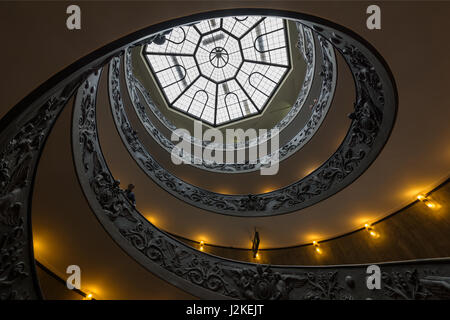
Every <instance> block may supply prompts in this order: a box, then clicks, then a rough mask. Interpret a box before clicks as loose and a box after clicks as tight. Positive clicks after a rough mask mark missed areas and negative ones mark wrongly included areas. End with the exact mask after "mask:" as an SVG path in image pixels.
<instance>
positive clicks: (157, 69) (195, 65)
mask: <svg viewBox="0 0 450 320" xmlns="http://www.w3.org/2000/svg"><path fill="white" fill-rule="evenodd" d="M288 50H289V43H288V36H287V27H286V21H285V20H283V19H280V18H274V17H259V16H249V17H227V18H221V19H209V20H203V21H201V22H199V23H196V24H192V25H189V26H182V27H177V28H174V29H173V30H171V31H170V32H169V33H168V34H166V35H165V36H164V37H160V38H159V39H158V40H157V41H154V42H153V43H151V44H149V45H147V46H146V47H145V49H144V55H145V57H146V59H147V61H148V64H149V65H150V69H151V71H152V73H153V75H154V78H155V79H156V81H157V83H158V85H159V87H160V89H161V91H162V92H163V94H164V97H165V99H166V101H167V103H168V105H169V106H170V107H172V108H174V109H176V110H178V111H181V112H183V113H185V114H186V115H188V116H190V117H192V118H194V119H199V120H201V121H203V122H206V123H208V124H210V125H212V126H219V125H223V124H225V123H230V122H233V121H237V120H240V119H243V118H247V117H251V116H253V115H256V114H259V113H261V112H262V110H263V109H264V108H265V106H266V105H267V102H268V101H269V100H270V98H271V96H272V95H273V94H274V93H275V92H276V90H277V88H278V86H279V84H280V83H281V82H282V81H283V79H284V77H285V76H286V74H287V72H288V71H289V70H290V67H291V64H290V56H289V51H288Z"/></svg>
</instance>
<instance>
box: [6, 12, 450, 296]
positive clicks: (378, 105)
mask: <svg viewBox="0 0 450 320" xmlns="http://www.w3.org/2000/svg"><path fill="white" fill-rule="evenodd" d="M246 14H258V15H277V16H282V17H286V18H290V19H296V20H300V21H301V22H302V23H304V24H307V25H308V26H309V27H312V28H314V29H315V30H316V31H317V32H319V33H320V34H321V35H322V36H323V37H325V38H326V39H327V40H329V41H331V42H332V43H334V44H335V45H336V47H337V48H338V50H339V51H341V52H342V53H343V55H344V57H346V60H347V62H348V63H349V65H350V68H351V69H352V71H353V74H354V76H355V82H356V91H357V102H356V103H355V112H354V113H353V114H352V115H351V118H352V120H353V123H352V127H351V130H350V132H349V134H348V136H347V138H348V139H349V145H346V146H345V147H342V146H341V147H342V148H340V149H339V150H338V152H339V155H335V158H334V159H335V160H334V162H333V166H332V165H329V166H328V169H327V170H328V171H326V172H324V173H322V177H323V178H325V179H332V180H333V179H341V181H343V180H345V179H348V180H354V179H355V178H356V177H357V176H358V175H359V174H355V173H354V170H353V169H354V167H352V170H349V167H348V165H349V162H351V161H352V159H353V158H354V155H353V154H349V152H350V153H351V152H353V151H349V150H353V149H351V148H353V147H358V148H361V149H362V152H364V154H363V155H361V154H360V153H357V154H359V155H360V156H362V157H364V159H366V157H367V158H368V159H370V161H373V159H374V158H375V157H376V154H377V153H378V152H379V149H380V148H381V147H382V145H383V144H384V142H385V141H386V139H387V137H388V136H389V132H390V129H391V127H392V123H393V121H394V118H395V110H396V105H397V97H396V90H395V85H394V82H393V79H392V76H391V75H390V73H389V69H388V68H387V66H386V65H385V63H384V61H383V60H382V58H381V57H380V56H379V55H378V54H377V53H376V51H375V50H374V49H373V48H372V47H371V46H370V45H369V44H367V43H366V42H365V41H364V40H362V39H360V38H359V37H358V36H357V35H355V34H354V33H352V32H351V31H349V30H346V29H345V28H343V27H340V26H338V25H335V24H332V23H330V22H328V21H325V20H322V19H319V18H315V17H311V16H308V15H303V14H298V13H293V12H284V11H283V12H282V11H273V10H265V9H239V10H224V11H216V12H210V13H207V14H206V15H207V16H208V17H212V16H227V15H246ZM202 18H205V14H200V15H194V16H190V17H186V18H181V19H177V20H174V21H170V22H166V23H162V24H159V25H156V26H152V27H150V28H147V29H145V30H141V31H139V32H136V33H134V34H132V35H130V36H127V37H125V38H123V39H120V40H118V41H116V42H114V43H112V44H110V45H108V46H106V47H104V48H101V49H99V50H98V51H96V52H94V53H93V54H91V55H89V56H87V57H85V58H83V59H81V60H80V61H78V62H76V63H75V64H73V65H71V66H70V67H68V68H67V69H65V70H64V71H62V72H61V73H59V74H57V75H56V76H55V77H53V78H52V79H50V80H49V81H47V82H46V83H45V84H43V85H42V86H41V87H39V88H38V89H37V90H35V91H34V92H33V93H31V94H30V95H29V96H27V97H26V98H25V99H24V100H23V101H21V102H20V103H19V104H18V105H17V106H15V107H14V108H13V109H12V110H11V111H10V112H9V113H8V114H7V115H6V116H5V117H4V118H3V119H2V120H1V121H0V133H1V134H0V186H1V194H0V236H1V238H0V240H1V241H0V297H1V298H2V299H8V298H9V299H19V298H40V297H41V294H40V289H39V285H38V281H37V277H36V274H35V266H34V258H33V246H32V235H31V199H32V187H33V183H34V177H35V173H36V167H37V164H38V160H39V156H40V154H41V151H42V148H43V146H44V143H45V140H46V138H47V137H48V135H49V133H50V131H51V128H52V126H53V124H54V123H55V120H56V119H57V117H58V115H59V113H60V112H61V110H63V108H64V107H65V106H66V105H67V101H68V100H69V99H70V97H71V96H72V95H73V93H74V91H76V90H77V94H76V98H75V103H74V114H73V132H72V139H73V151H74V160H75V166H76V169H77V172H78V177H79V180H80V184H81V186H82V189H83V192H84V193H85V195H86V198H87V199H88V202H89V205H90V206H91V208H92V210H93V212H94V213H95V215H96V216H97V217H98V219H99V221H100V222H101V224H102V225H103V226H104V228H105V229H106V230H107V231H108V233H110V235H111V236H112V238H113V239H114V240H115V241H116V242H117V243H118V244H119V245H120V246H121V247H122V249H123V250H125V251H126V252H127V253H128V254H130V255H131V256H132V257H133V258H134V259H136V261H138V262H139V263H140V264H142V265H143V266H144V267H145V268H147V269H148V270H149V271H151V272H153V273H154V274H156V275H158V276H160V277H161V278H163V279H165V280H167V281H168V282H170V283H172V284H173V285H175V286H177V287H179V288H181V289H183V290H186V291H188V292H190V293H191V294H194V295H196V296H198V297H202V298H236V299H347V298H349V299H350V298H353V299H367V298H372V299H383V298H387V299H426V298H432V299H448V298H450V294H449V292H450V290H449V274H450V270H449V269H450V264H449V262H450V261H449V260H448V259H431V260H427V261H404V262H395V263H384V264H379V266H380V267H381V271H382V277H381V289H380V290H369V289H368V288H367V286H366V285H365V283H366V282H365V281H366V276H367V274H366V266H365V265H346V266H327V267H324V266H318V267H304V266H274V265H258V264H251V263H243V262H237V261H232V260H227V259H223V258H219V257H215V256H211V255H208V254H205V253H202V252H200V251H197V250H195V249H193V248H191V247H189V246H187V245H185V244H183V243H181V242H180V241H178V240H176V239H174V238H172V237H171V236H169V235H167V234H166V233H164V232H163V231H161V230H159V229H158V228H156V227H155V226H153V225H152V224H151V223H149V222H148V221H147V220H146V219H145V218H144V217H142V216H141V215H140V214H139V212H137V211H136V210H135V208H134V207H133V206H132V205H131V204H130V203H129V202H128V201H127V199H126V197H125V195H124V194H123V191H122V190H121V189H120V187H119V183H118V181H116V180H115V179H114V177H113V176H112V175H111V173H110V172H109V170H108V167H107V165H106V163H105V161H104V158H103V155H102V153H101V149H100V145H99V142H98V135H97V129H96V116H95V112H96V111H95V105H96V94H97V89H98V86H97V83H98V79H99V77H100V70H101V68H102V66H105V65H106V64H107V63H108V61H109V60H110V59H111V58H112V57H117V56H119V55H120V54H123V52H124V50H125V49H126V47H127V46H128V45H130V44H131V45H135V44H138V43H142V41H148V39H147V37H148V35H154V34H157V33H159V32H161V31H164V30H167V29H169V28H171V27H173V26H176V25H180V24H185V23H191V22H193V21H196V20H199V19H202ZM152 37H154V36H152ZM77 88H78V89H77ZM347 138H346V139H347ZM346 141H347V140H346ZM344 142H345V141H344ZM365 146H371V147H372V149H371V150H368V149H365ZM342 160H343V161H344V162H342ZM331 168H333V170H331ZM343 172H345V174H344V173H343ZM299 191H301V192H308V191H311V190H302V189H299Z"/></svg>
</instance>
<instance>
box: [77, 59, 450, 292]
mask: <svg viewBox="0 0 450 320" xmlns="http://www.w3.org/2000/svg"><path fill="white" fill-rule="evenodd" d="M117 61H118V58H115V59H114V60H113V62H112V63H113V65H114V64H115V62H117ZM110 70H114V68H113V67H110ZM113 72H114V71H113ZM98 79H99V75H92V76H91V77H90V78H89V79H88V80H87V81H86V85H84V86H81V87H80V89H79V91H78V94H77V98H76V101H75V106H74V115H73V128H74V132H73V136H72V139H73V147H74V159H75V166H76V168H77V171H78V177H79V179H80V183H81V186H82V189H83V192H84V193H85V195H86V198H87V199H88V202H89V204H90V206H91V208H92V210H93V211H94V212H95V213H96V215H97V217H98V218H99V220H100V221H101V223H102V224H103V226H104V227H105V228H106V230H107V231H108V232H109V233H110V234H111V236H112V237H113V238H114V239H115V241H117V243H118V244H119V245H120V246H122V248H124V249H125V250H126V251H127V253H128V254H130V255H131V256H132V257H134V258H135V259H136V260H137V261H139V262H140V263H141V264H142V265H143V266H144V267H146V268H147V269H148V270H149V271H151V272H153V273H155V274H157V275H159V276H161V277H162V278H163V279H165V280H167V281H169V282H170V283H172V284H174V285H175V286H178V287H180V288H181V289H183V290H186V291H187V292H189V293H191V294H193V295H196V296H198V297H200V298H207V299H217V298H219V299H226V298H228V299H252V300H281V299H331V300H336V299H367V298H370V299H409V298H414V299H441V298H446V297H448V295H449V294H450V288H449V287H448V283H449V281H450V277H448V276H447V275H448V274H449V272H450V270H449V269H450V267H449V263H448V260H430V261H412V262H404V263H388V264H379V266H380V267H381V269H382V270H383V274H382V276H381V278H380V279H381V281H382V284H381V290H369V289H368V287H367V285H366V281H367V280H366V276H367V273H366V267H367V266H365V265H360V266H355V265H352V266H334V267H301V266H298V267H289V266H286V267H283V266H271V265H258V264H251V263H244V262H238V261H232V260H228V259H221V258H219V257H216V256H211V255H208V254H205V253H202V252H200V251H197V250H195V249H193V248H192V247H189V246H188V245H186V244H184V243H182V242H180V241H178V240H176V239H174V238H172V237H171V236H169V235H167V234H166V233H164V232H162V231H160V230H159V229H158V228H156V227H155V226H153V225H152V224H151V223H150V222H149V221H147V220H146V219H145V218H144V217H143V216H142V215H140V213H139V212H137V211H136V209H135V208H134V207H133V205H132V204H131V203H130V202H129V201H128V200H127V199H126V196H125V193H124V191H123V190H121V189H120V183H119V182H118V181H117V180H115V179H114V177H113V176H112V175H111V173H110V171H109V169H108V167H107V165H106V162H105V159H104V158H103V155H102V153H101V149H100V144H99V141H98V135H97V131H96V127H95V122H96V120H95V103H96V93H97V92H96V91H97V83H96V81H98ZM430 270H431V271H430ZM430 276H431V277H430ZM414 288H418V289H419V290H417V291H414ZM392 292H393V293H392Z"/></svg>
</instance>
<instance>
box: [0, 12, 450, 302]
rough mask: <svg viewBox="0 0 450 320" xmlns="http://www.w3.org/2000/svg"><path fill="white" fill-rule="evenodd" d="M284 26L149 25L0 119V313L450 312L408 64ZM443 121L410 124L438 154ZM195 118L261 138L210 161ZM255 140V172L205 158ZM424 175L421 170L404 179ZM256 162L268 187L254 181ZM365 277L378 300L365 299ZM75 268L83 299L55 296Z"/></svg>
mask: <svg viewBox="0 0 450 320" xmlns="http://www.w3.org/2000/svg"><path fill="white" fill-rule="evenodd" d="M287 9H288V10H285V11H283V10H274V9H242V8H239V9H224V10H217V11H205V10H203V12H200V13H196V14H193V15H185V16H184V17H182V18H175V19H167V20H166V21H165V22H160V23H157V24H153V25H152V26H150V27H146V28H143V29H140V30H139V31H135V32H133V33H130V34H128V35H127V36H124V37H121V38H120V39H118V40H116V41H113V42H111V43H109V44H107V45H106V46H104V47H102V48H100V49H97V50H95V51H93V52H92V53H91V54H89V55H87V56H84V57H83V58H81V59H80V60H78V61H76V62H75V63H73V64H71V65H70V66H68V67H67V68H65V69H64V70H62V71H60V72H59V73H57V74H56V75H55V76H53V77H52V78H50V79H49V80H47V81H46V82H44V83H43V84H42V85H41V86H39V87H38V88H37V89H36V90H34V91H33V92H32V93H30V94H29V95H27V96H26V97H25V98H24V99H23V100H22V101H21V102H19V103H18V104H17V105H15V106H14V107H13V108H11V109H10V110H9V111H8V112H7V113H6V114H5V115H4V116H3V117H2V118H1V120H0V131H1V135H0V185H1V193H0V235H1V238H0V239H1V242H0V250H1V257H0V297H1V298H2V299H42V298H50V299H54V298H56V299H80V298H82V297H86V296H92V295H93V296H94V297H95V298H96V299H133V298H134V299H196V298H200V299H251V300H255V299H262V300H268V299H270V300H278V299H292V300H299V299H449V298H450V290H449V286H450V265H449V259H448V255H449V250H450V239H449V237H448V231H449V230H450V217H449V210H448V205H449V199H450V189H449V185H448V156H446V158H445V157H444V156H442V158H441V159H440V160H436V161H435V162H433V161H434V160H433V159H434V158H435V155H436V154H437V151H438V150H439V148H441V146H442V145H444V144H443V143H439V142H438V141H436V146H435V147H430V148H429V149H430V151H429V153H428V155H423V154H420V155H417V159H416V158H414V157H412V155H415V154H417V153H421V152H422V151H421V149H422V148H421V147H420V146H417V145H416V144H415V143H412V142H414V139H422V138H423V137H421V138H418V137H419V136H420V135H421V133H422V132H421V131H422V130H420V129H419V128H415V127H414V123H418V121H419V120H420V121H422V119H420V118H421V117H420V113H418V111H417V110H418V109H419V107H420V106H417V105H420V103H419V102H420V101H410V100H411V99H410V98H409V97H408V98H405V101H409V102H411V110H409V111H404V113H403V112H402V108H404V109H405V110H406V109H407V108H408V106H407V105H402V101H403V100H402V99H403V96H402V95H405V96H407V95H413V96H414V94H415V93H414V92H412V91H410V90H411V88H407V89H405V84H404V82H405V81H406V82H407V81H408V80H410V79H405V73H404V71H402V70H403V65H401V63H402V61H401V60H400V61H399V62H398V61H397V60H396V57H394V58H392V60H395V61H394V63H393V64H391V63H390V61H389V63H388V62H386V60H385V57H384V52H383V50H377V49H376V48H375V47H374V46H373V45H372V44H370V43H369V42H368V41H367V40H366V39H364V38H362V37H361V36H360V35H358V34H357V33H355V32H354V31H352V30H350V29H349V28H347V27H345V26H344V25H341V24H337V23H334V22H331V21H329V20H326V19H323V18H320V17H318V16H317V15H310V14H303V13H298V11H301V10H299V9H295V8H291V9H289V8H287ZM270 28H272V29H270ZM192 34H194V35H192ZM246 36H249V37H250V38H251V43H252V45H251V46H250V47H249V48H250V49H248V48H246V47H245V43H246V41H245V39H246ZM189 37H192V38H189ZM196 37H197V38H196ZM209 37H211V38H209ZM264 38H265V40H264V41H266V42H264V41H263V40H261V39H264ZM192 39H194V40H192ZM195 39H196V40H195ZM211 39H212V40H211ZM230 39H231V40H230ZM233 41H235V44H233ZM188 42H189V43H190V45H191V47H189V46H188V45H186V44H187V43H188ZM213 42H214V43H213ZM274 44H276V45H277V46H276V47H275V48H274V47H273V46H274ZM280 44H281V45H280ZM233 46H234V47H233ZM210 47H211V48H212V49H211V48H210ZM233 48H234V49H235V50H237V51H233ZM236 48H239V49H236ZM263 48H265V49H263ZM268 48H269V49H268ZM247 49H248V50H250V51H251V50H253V51H255V52H256V53H255V52H251V53H249V52H250V51H247ZM183 50H186V52H187V53H186V52H185V51H183ZM190 50H191V51H190ZM201 50H203V51H205V52H207V53H208V54H206V55H204V56H201V55H198V56H197V53H198V52H199V51H200V52H201ZM386 50H387V49H386ZM389 52H390V51H389ZM251 54H254V56H252V55H251ZM233 55H234V56H233ZM280 56H282V57H283V58H282V59H281V58H279V57H280ZM236 57H237V58H236ZM249 57H250V58H249ZM251 57H254V58H251ZM201 59H205V62H201ZM233 59H235V60H236V61H240V62H239V63H237V64H236V65H232V63H233V61H234V60H233ZM239 59H241V60H239ZM277 59H281V60H277ZM283 59H285V60H283ZM161 61H164V63H166V64H167V65H164V63H163V62H161ZM192 61H195V63H194V62H192ZM199 61H200V62H199ZM280 61H281V62H280ZM283 61H284V62H283ZM193 63H194V64H193ZM209 64H211V65H212V67H211V66H210V65H209ZM246 64H247V65H246ZM231 65H232V68H231V67H230V68H231V69H230V70H233V71H226V72H228V73H226V72H225V71H224V72H223V76H222V73H217V74H216V73H214V72H216V71H217V72H222V71H221V70H225V69H224V68H227V67H228V66H231ZM206 66H209V67H208V68H210V69H207V71H208V72H211V73H210V74H208V75H205V74H206V72H207V71H205V70H204V68H206ZM249 66H251V68H250V67H249ZM249 68H250V69H251V70H252V71H248V70H249ZM252 68H253V69H252ZM276 68H279V69H276ZM167 70H169V71H170V73H167V74H168V75H166V74H164V72H166V71H167ZM192 70H194V71H195V72H197V73H198V75H196V76H192V74H191V72H194V71H192ZM211 70H212V71H211ZM273 70H278V71H277V72H280V73H279V74H278V73H275V71H273ZM280 70H283V72H282V73H281V71H280ZM233 72H234V73H233ZM255 78H257V79H259V80H258V81H259V82H258V84H256V85H255V84H252V81H255V80H252V79H255ZM199 79H200V80H201V81H203V82H200V80H199ZM398 81H400V83H401V85H399V84H398V83H397V82H398ZM202 83H203V84H204V83H207V85H205V86H204V87H201V86H202V85H203V84H202ZM170 87H172V88H176V89H173V90H179V91H177V97H176V98H171V96H170V95H171V94H172V91H170V90H169V89H168V88H170ZM210 87H211V88H214V89H211V90H210V89H208V88H210ZM193 88H194V89H195V90H194V89H193ZM230 88H231V89H230ZM262 88H265V89H264V90H263V89H262ZM267 88H269V89H267ZM192 90H193V91H192ZM214 90H215V92H214ZM221 90H222V91H221ZM191 91H192V92H191ZM220 92H222V93H220ZM199 96H205V97H206V98H204V99H201V98H199ZM214 99H216V100H215V104H214V103H213V102H211V101H213V100H214ZM233 99H234V100H233ZM258 99H259V100H258ZM408 99H409V100H408ZM180 101H181V103H180ZM183 101H184V102H183ZM186 101H188V102H186ZM221 101H222V102H221ZM230 101H232V102H230ZM187 103H188V104H189V107H187V106H186V105H187ZM221 103H222V104H221ZM191 106H193V107H192V108H191ZM196 108H197V109H196ZM198 108H200V109H198ZM198 110H200V111H198ZM208 112H209V113H208ZM405 113H407V114H405ZM435 114H436V119H435V121H434V122H433V123H430V124H428V123H427V122H426V121H423V122H420V123H422V124H423V126H424V127H425V129H428V131H427V130H425V131H427V132H428V134H429V136H430V137H433V138H435V137H436V134H433V133H432V130H431V129H432V128H434V129H435V130H436V131H437V132H439V135H440V137H441V138H442V139H443V141H445V138H448V135H449V132H448V128H446V124H445V123H446V120H445V116H446V115H447V116H448V111H447V110H446V109H445V108H444V107H443V108H442V109H441V108H437V110H436V111H435ZM198 120H200V122H201V124H200V128H201V129H202V132H204V131H206V130H208V129H214V130H216V131H215V132H220V133H224V132H225V131H226V129H236V128H244V129H249V128H256V129H267V130H268V131H264V132H263V133H260V134H259V135H258V136H257V139H253V140H252V138H249V139H245V138H244V139H240V138H236V139H235V140H234V141H233V142H231V143H230V142H229V141H222V142H217V141H214V142H213V143H206V142H205V141H204V140H201V139H200V138H201V136H200V137H199V136H197V135H195V134H194V132H195V124H194V123H195V121H198ZM177 129H187V131H188V132H190V133H191V134H190V135H188V136H187V138H186V137H185V136H180V134H179V133H178V132H179V131H177ZM271 129H272V130H273V129H276V131H270V130H271ZM412 131H414V132H412ZM180 139H186V140H187V141H189V143H190V144H191V145H192V146H193V149H192V150H193V151H192V153H189V152H188V153H187V154H186V152H185V151H181V150H180V149H179V145H177V144H176V142H175V141H180ZM275 140H276V141H277V144H274V141H275ZM261 141H263V142H266V143H267V144H268V145H270V146H274V145H275V146H277V147H276V148H275V149H273V148H270V152H269V153H268V154H266V155H259V156H258V157H257V158H256V159H255V161H249V160H246V161H243V162H239V163H235V162H230V163H218V162H214V161H208V160H205V159H204V158H202V157H201V155H202V154H203V153H204V151H205V150H206V149H207V148H210V147H211V145H213V146H214V147H215V148H216V150H221V151H223V152H224V153H230V152H231V153H233V154H234V153H237V150H241V151H243V152H244V153H245V154H249V153H250V152H251V150H252V148H255V146H257V145H258V144H259V143H261ZM411 141H412V142H411ZM430 144H431V142H430ZM402 148H404V149H402ZM405 149H407V150H409V151H407V150H406V151H405ZM411 149H414V150H411ZM195 150H197V151H198V152H197V151H195ZM422 153H423V152H422ZM199 155H200V156H199ZM275 155H276V157H275ZM186 156H187V157H188V159H192V162H189V163H186V164H175V163H174V161H173V159H174V158H177V157H179V158H178V159H179V160H180V159H184V158H185V157H186ZM274 157H275V158H274ZM274 159H275V160H274ZM418 161H420V162H421V163H422V162H423V164H422V167H424V166H426V165H428V164H434V166H433V170H432V171H430V173H428V174H427V172H424V171H423V170H422V171H421V170H414V167H415V166H416V165H417V163H418ZM268 164H270V165H274V164H277V165H278V166H279V169H278V173H277V174H275V175H261V172H262V171H263V170H264V168H267V166H268ZM415 181H416V182H415ZM130 183H132V184H134V185H135V186H136V189H135V190H134V192H135V194H136V205H134V204H133V203H131V202H130V201H129V199H128V198H127V196H126V194H125V191H124V189H125V188H126V186H127V185H128V184H130ZM405 185H406V187H405ZM256 233H257V234H258V237H259V238H258V241H257V242H258V243H257V244H256V247H255V235H256ZM252 241H253V243H252ZM252 245H253V248H252ZM373 264H376V265H377V266H379V267H380V269H381V271H382V274H381V289H379V290H370V289H369V288H368V287H367V285H366V277H367V267H368V266H369V265H373ZM68 265H78V266H80V268H81V270H82V287H81V289H80V290H75V291H69V290H67V289H66V288H65V278H66V277H67V274H66V268H67V266H68Z"/></svg>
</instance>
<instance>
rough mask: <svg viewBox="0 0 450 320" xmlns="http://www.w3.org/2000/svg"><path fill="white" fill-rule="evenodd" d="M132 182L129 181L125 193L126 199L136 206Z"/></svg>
mask: <svg viewBox="0 0 450 320" xmlns="http://www.w3.org/2000/svg"><path fill="white" fill-rule="evenodd" d="M133 189H134V184H132V183H130V184H129V185H128V187H127V189H126V190H125V195H126V196H127V198H128V200H129V201H130V202H131V204H132V205H133V206H136V196H135V195H134V192H133Z"/></svg>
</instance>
